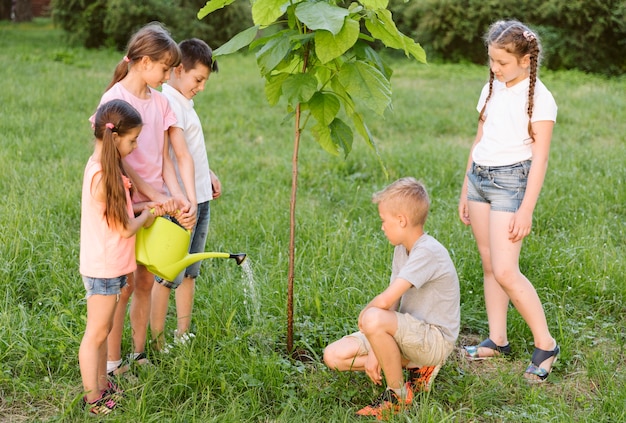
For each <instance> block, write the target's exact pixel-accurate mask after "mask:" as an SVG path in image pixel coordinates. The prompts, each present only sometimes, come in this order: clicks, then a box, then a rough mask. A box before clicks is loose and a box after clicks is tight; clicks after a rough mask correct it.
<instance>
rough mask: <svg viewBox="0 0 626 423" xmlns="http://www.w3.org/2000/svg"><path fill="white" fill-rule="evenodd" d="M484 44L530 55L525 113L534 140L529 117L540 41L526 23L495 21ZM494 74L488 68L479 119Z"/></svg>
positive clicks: (485, 105) (483, 111)
mask: <svg viewBox="0 0 626 423" xmlns="http://www.w3.org/2000/svg"><path fill="white" fill-rule="evenodd" d="M485 46H486V47H489V46H493V47H496V48H501V49H504V50H505V51H506V52H508V53H510V54H512V55H514V56H515V57H517V59H518V60H520V59H521V58H522V57H524V56H526V55H527V54H528V55H529V57H530V75H529V80H530V84H529V87H528V105H527V107H526V113H527V114H528V135H529V136H530V138H531V139H532V140H533V141H534V140H535V137H534V134H533V130H532V124H531V119H532V117H533V107H534V98H535V84H536V83H537V73H538V71H539V62H540V60H541V42H540V41H539V37H538V36H537V34H536V33H535V32H533V31H532V30H530V29H529V28H528V27H527V26H526V25H524V24H523V23H521V22H519V21H515V20H511V21H497V22H495V23H494V24H492V25H491V26H490V27H489V31H488V32H487V35H485ZM494 79H495V75H494V73H493V71H492V70H491V67H490V68H489V94H488V95H487V99H486V100H485V104H484V105H483V108H482V110H481V111H480V115H479V117H478V120H479V121H483V120H484V113H485V109H486V107H487V102H488V101H489V100H490V99H491V94H492V93H493V81H494Z"/></svg>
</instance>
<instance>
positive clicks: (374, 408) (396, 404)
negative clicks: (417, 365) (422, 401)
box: [356, 382, 413, 420]
mask: <svg viewBox="0 0 626 423" xmlns="http://www.w3.org/2000/svg"><path fill="white" fill-rule="evenodd" d="M404 386H405V389H406V392H407V395H406V397H405V398H400V397H399V396H398V395H397V394H396V393H395V392H394V391H392V390H391V389H385V390H384V391H383V392H382V394H380V395H379V396H378V398H376V399H375V400H374V401H373V402H372V403H371V404H370V405H368V406H366V407H363V408H361V409H360V410H359V411H357V412H356V414H357V415H358V416H374V417H376V419H378V420H387V419H389V418H390V417H391V416H393V415H395V414H398V413H399V412H401V411H402V410H403V409H405V408H406V407H408V406H409V405H410V404H411V403H412V402H413V391H412V390H411V384H410V383H409V382H407V383H406V384H405V385H404Z"/></svg>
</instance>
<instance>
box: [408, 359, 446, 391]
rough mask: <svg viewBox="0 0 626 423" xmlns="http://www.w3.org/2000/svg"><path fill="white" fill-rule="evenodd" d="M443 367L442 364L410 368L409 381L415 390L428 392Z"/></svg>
mask: <svg viewBox="0 0 626 423" xmlns="http://www.w3.org/2000/svg"><path fill="white" fill-rule="evenodd" d="M440 369H441V365H437V366H422V367H417V368H414V369H409V382H410V383H411V388H412V389H413V392H428V391H430V388H431V386H432V384H433V382H434V380H435V377H437V373H439V370H440Z"/></svg>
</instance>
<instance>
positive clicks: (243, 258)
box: [229, 253, 247, 266]
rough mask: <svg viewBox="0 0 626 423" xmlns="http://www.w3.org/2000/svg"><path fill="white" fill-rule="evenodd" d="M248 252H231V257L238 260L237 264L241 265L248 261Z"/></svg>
mask: <svg viewBox="0 0 626 423" xmlns="http://www.w3.org/2000/svg"><path fill="white" fill-rule="evenodd" d="M246 257H247V256H246V254H245V253H237V254H231V255H230V257H229V258H232V259H235V261H236V262H237V264H238V265H239V266H241V264H242V263H243V262H244V261H246Z"/></svg>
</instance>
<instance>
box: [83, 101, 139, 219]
mask: <svg viewBox="0 0 626 423" xmlns="http://www.w3.org/2000/svg"><path fill="white" fill-rule="evenodd" d="M142 124H143V123H142V120H141V115H140V114H139V112H138V111H137V110H136V109H135V108H134V107H133V106H131V105H130V104H129V103H127V102H126V101H124V100H111V101H109V102H107V103H104V104H102V105H101V106H100V107H99V108H98V110H97V111H96V117H95V122H94V132H93V134H94V136H95V137H96V139H98V140H100V141H102V152H101V154H100V165H101V166H102V181H101V182H102V183H103V184H104V192H105V195H106V199H107V201H106V208H105V211H104V217H105V218H106V220H107V223H108V224H109V226H112V225H111V224H112V223H114V224H121V225H122V226H123V227H124V228H126V226H127V225H128V221H129V217H128V209H127V204H126V192H125V191H124V184H123V182H122V175H125V172H124V168H123V167H122V157H121V156H120V153H119V151H118V150H117V146H116V145H115V139H114V137H113V133H117V134H118V135H119V136H124V135H125V134H126V133H127V132H128V131H130V130H131V129H134V128H137V127H138V126H141V125H142Z"/></svg>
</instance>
